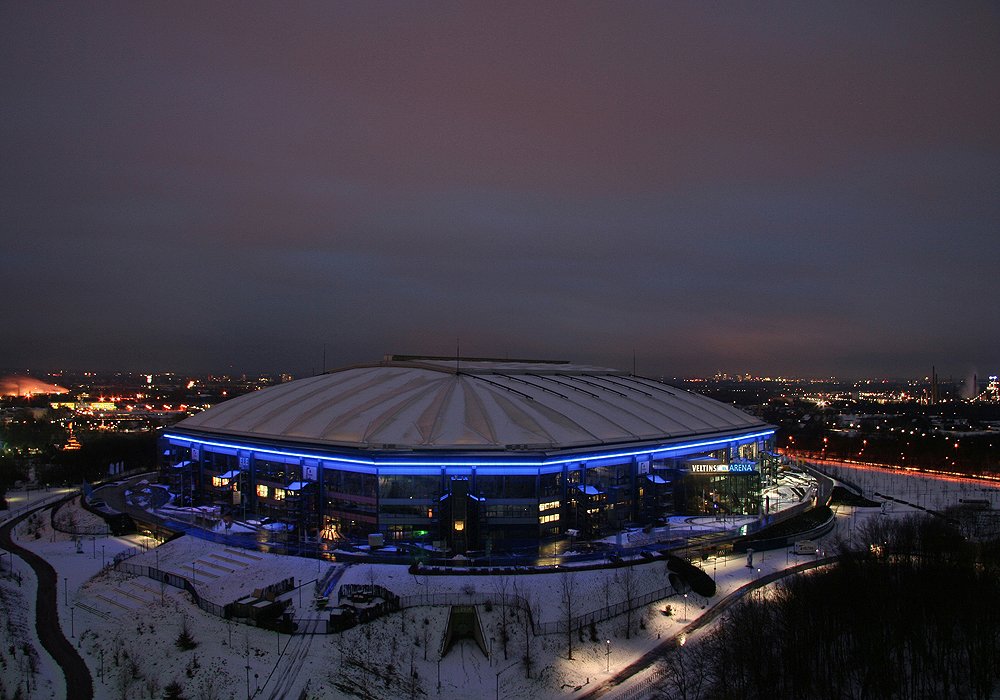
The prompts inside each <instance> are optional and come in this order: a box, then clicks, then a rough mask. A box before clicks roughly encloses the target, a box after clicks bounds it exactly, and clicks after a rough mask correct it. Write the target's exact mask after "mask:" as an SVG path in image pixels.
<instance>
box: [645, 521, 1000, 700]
mask: <svg viewBox="0 0 1000 700" xmlns="http://www.w3.org/2000/svg"><path fill="white" fill-rule="evenodd" d="M860 533H861V537H862V540H861V541H862V542H863V546H862V551H854V552H845V553H844V555H843V558H842V560H841V561H840V563H838V564H836V565H834V566H831V567H829V568H827V569H825V570H822V571H816V572H813V573H811V574H807V575H800V576H794V577H791V578H789V579H787V580H786V581H785V582H784V583H782V584H781V585H779V586H777V587H775V588H774V589H772V590H771V591H769V592H768V593H767V594H766V596H764V595H760V594H753V595H751V596H750V597H748V598H746V599H744V601H742V602H741V603H740V604H738V605H737V606H736V607H735V608H734V609H733V610H731V611H730V613H729V614H728V615H727V616H726V618H725V619H724V620H723V621H722V622H721V623H720V624H719V625H718V626H717V628H716V629H715V630H714V631H713V633H711V634H710V635H708V636H707V637H705V638H704V639H702V640H701V641H699V642H698V643H697V644H687V645H684V646H681V647H679V649H678V650H677V651H676V652H674V653H673V655H672V656H671V658H670V659H669V661H668V663H667V674H666V677H665V684H664V687H663V692H662V697H668V698H684V699H685V700H695V699H696V698H704V699H708V698H712V699H716V698H717V699H719V700H728V699H730V698H733V699H736V698H740V699H741V700H742V699H745V698H768V699H771V698H778V699H781V698H817V699H822V698H830V699H833V698H838V699H844V698H846V699H857V700H863V699H869V698H870V699H872V700H876V699H878V700H882V699H890V698H898V699H900V700H917V699H924V698H936V699H937V698H976V699H978V698H983V699H986V698H990V697H992V695H993V693H994V691H995V690H997V688H998V677H1000V604H998V603H997V601H998V600H1000V576H998V573H1000V560H998V556H997V554H998V547H997V545H996V543H988V544H985V545H983V544H973V543H970V542H968V541H966V540H964V539H963V538H962V537H961V535H960V534H959V533H958V532H957V531H956V530H955V529H954V528H953V527H951V526H950V525H948V524H947V523H946V522H945V521H944V520H942V519H940V518H936V519H934V518H923V519H916V518H912V519H906V520H901V521H892V520H889V519H872V520H871V521H870V523H869V524H867V525H866V526H865V527H863V528H860Z"/></svg>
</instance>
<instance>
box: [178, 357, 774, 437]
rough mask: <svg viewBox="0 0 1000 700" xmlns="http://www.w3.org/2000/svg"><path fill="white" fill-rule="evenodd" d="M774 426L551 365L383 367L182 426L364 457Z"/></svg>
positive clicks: (353, 371)
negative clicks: (376, 452)
mask: <svg viewBox="0 0 1000 700" xmlns="http://www.w3.org/2000/svg"><path fill="white" fill-rule="evenodd" d="M765 426H766V424H765V423H763V422H762V421H760V420H759V419H757V418H755V417H753V416H751V415H749V414H746V413H744V412H742V411H740V410H738V409H736V408H735V407H733V406H729V405H727V404H724V403H720V402H718V401H714V400H713V399H709V398H707V397H705V396H701V395H699V394H695V393H693V392H689V391H685V390H683V389H678V388H676V387H671V386H667V385H664V384H662V383H660V382H656V381H654V380H652V379H647V378H644V377H633V376H630V375H627V374H625V373H623V372H619V371H615V370H604V369H600V368H595V367H589V366H581V365H571V364H568V363H544V362H527V363H517V362H509V361H503V362H493V363H491V362H488V361H484V360H479V361H476V362H462V361H460V362H458V363H455V362H454V361H448V362H446V361H416V360H413V359H412V358H410V359H408V360H407V361H386V362H383V363H380V364H378V365H364V366H356V367H347V368H344V369H342V370H337V371H334V372H330V373H327V374H324V375H320V376H317V377H309V378H308V379H301V380H297V381H294V382H288V383H286V384H280V385H278V386H275V387H271V388H268V389H264V390H262V391H258V392H254V393H252V394H247V395H245V396H240V397H237V398H235V399H231V400H229V401H226V402H224V403H222V404H219V405H218V406H215V407H213V408H211V409H209V410H207V411H205V412H203V413H200V414H198V415H196V416H194V417H192V418H188V419H187V420H185V421H182V422H181V423H179V424H178V425H177V426H176V427H177V429H179V430H183V429H191V430H197V431H199V432H208V433H215V434H219V435H231V436H244V437H246V436H253V437H256V438H263V439H274V440H294V441H296V442H307V443H311V444H316V445H324V444H328V445H337V446H349V447H357V448H361V449H381V448H383V447H384V446H392V447H395V448H399V449H412V450H428V449H429V450H441V449H449V448H454V449H463V448H464V449H470V448H479V449H504V448H507V447H509V446H511V445H519V446H525V447H531V448H535V449H559V448H563V447H567V448H568V447H580V446H586V445H598V444H610V443H628V442H640V441H641V442H644V441H650V440H657V439H672V438H678V437H686V436H696V435H699V434H711V433H718V432H722V431H727V430H732V429H743V428H749V429H753V428H762V427H765Z"/></svg>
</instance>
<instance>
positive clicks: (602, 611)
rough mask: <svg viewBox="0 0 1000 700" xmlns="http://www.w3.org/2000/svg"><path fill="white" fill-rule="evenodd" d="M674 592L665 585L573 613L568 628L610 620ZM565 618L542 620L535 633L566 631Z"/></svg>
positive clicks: (572, 628)
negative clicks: (617, 601) (582, 612)
mask: <svg viewBox="0 0 1000 700" xmlns="http://www.w3.org/2000/svg"><path fill="white" fill-rule="evenodd" d="M672 593H674V589H673V587H672V586H666V587H664V588H659V589H657V590H655V591H650V592H649V593H646V594H645V595H641V596H639V597H637V598H632V599H630V600H623V601H621V602H620V603H615V604H614V605H609V606H607V607H604V608H598V609H597V610H591V611H590V612H587V613H584V614H582V615H575V616H574V617H572V618H571V619H570V621H569V629H571V630H575V629H580V628H581V627H584V626H589V625H590V624H591V623H592V622H602V621H604V620H610V619H611V618H612V617H617V616H618V615H622V614H624V613H626V612H628V611H629V610H635V609H637V608H641V607H643V606H645V605H649V604H650V603H655V602H656V601H658V600H663V599H664V598H666V597H668V596H670V595H671V594H672ZM566 626H567V625H566V620H553V621H551V622H542V623H539V624H538V625H537V629H536V631H535V634H536V635H538V634H559V633H563V634H565V632H566Z"/></svg>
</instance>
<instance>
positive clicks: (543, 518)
mask: <svg viewBox="0 0 1000 700" xmlns="http://www.w3.org/2000/svg"><path fill="white" fill-rule="evenodd" d="M558 519H559V513H553V514H551V515H543V516H541V517H539V518H538V522H539V523H551V522H555V521H556V520H558Z"/></svg>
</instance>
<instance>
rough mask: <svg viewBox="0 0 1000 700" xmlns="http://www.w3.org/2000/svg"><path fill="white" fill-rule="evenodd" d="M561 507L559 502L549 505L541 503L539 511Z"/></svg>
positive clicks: (551, 502)
mask: <svg viewBox="0 0 1000 700" xmlns="http://www.w3.org/2000/svg"><path fill="white" fill-rule="evenodd" d="M558 507H559V501H548V502H547V503H539V504H538V510H540V511H541V510H553V509H555V508H558Z"/></svg>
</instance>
